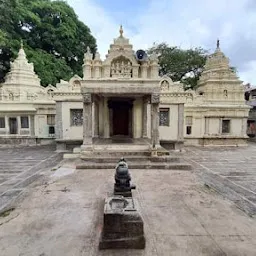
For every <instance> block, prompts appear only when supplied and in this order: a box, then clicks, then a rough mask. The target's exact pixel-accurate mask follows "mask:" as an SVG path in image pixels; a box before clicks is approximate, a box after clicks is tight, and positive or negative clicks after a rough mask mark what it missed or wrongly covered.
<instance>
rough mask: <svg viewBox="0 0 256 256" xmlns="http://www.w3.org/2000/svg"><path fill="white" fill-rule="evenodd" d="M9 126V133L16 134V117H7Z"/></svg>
mask: <svg viewBox="0 0 256 256" xmlns="http://www.w3.org/2000/svg"><path fill="white" fill-rule="evenodd" d="M9 127H10V134H17V133H18V123H17V118H16V117H10V118H9Z"/></svg>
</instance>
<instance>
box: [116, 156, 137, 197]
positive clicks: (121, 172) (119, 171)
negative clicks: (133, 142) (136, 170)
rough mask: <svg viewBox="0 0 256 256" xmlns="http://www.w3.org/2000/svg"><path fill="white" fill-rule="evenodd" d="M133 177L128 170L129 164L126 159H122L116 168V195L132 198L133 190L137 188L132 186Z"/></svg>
mask: <svg viewBox="0 0 256 256" xmlns="http://www.w3.org/2000/svg"><path fill="white" fill-rule="evenodd" d="M130 182H131V175H130V173H129V170H128V164H127V163H126V161H125V159H124V158H121V159H120V160H119V162H118V164H117V166H116V173H115V185H114V195H122V196H124V197H132V189H136V186H134V185H131V184H130Z"/></svg>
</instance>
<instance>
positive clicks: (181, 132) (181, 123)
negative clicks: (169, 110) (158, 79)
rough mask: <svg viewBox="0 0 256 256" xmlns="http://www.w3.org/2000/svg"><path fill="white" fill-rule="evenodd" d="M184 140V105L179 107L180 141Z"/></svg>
mask: <svg viewBox="0 0 256 256" xmlns="http://www.w3.org/2000/svg"><path fill="white" fill-rule="evenodd" d="M183 138H184V104H179V105H178V140H179V141H182V140H183Z"/></svg>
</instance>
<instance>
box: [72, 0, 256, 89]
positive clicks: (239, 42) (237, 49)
mask: <svg viewBox="0 0 256 256" xmlns="http://www.w3.org/2000/svg"><path fill="white" fill-rule="evenodd" d="M67 2H68V4H69V5H70V6H72V7H73V8H74V10H75V12H76V13H77V15H78V17H79V19H80V20H81V21H83V22H84V23H85V24H86V25H87V26H88V27H89V28H90V29H91V33H92V35H93V36H94V37H95V38H96V40H97V45H98V50H99V52H100V54H101V57H102V59H104V58H105V55H106V53H107V51H108V49H109V45H110V44H111V43H112V42H113V39H114V38H116V37H118V36H119V27H120V24H122V25H123V29H124V36H125V37H127V38H129V39H130V43H132V44H133V46H134V50H137V49H145V50H146V49H147V48H149V47H151V46H152V45H153V43H161V42H166V43H168V44H169V45H171V46H180V47H181V48H184V49H186V48H190V47H203V48H204V49H206V50H209V51H210V52H213V51H214V50H215V48H216V41H217V39H218V38H219V40H220V47H221V50H222V51H223V52H224V53H225V55H226V56H227V57H229V59H230V63H231V66H235V67H236V68H237V70H238V75H239V76H240V78H241V80H243V81H244V82H246V83H247V82H249V83H251V84H252V85H256V0H211V1H210V0H193V1H191V0H67Z"/></svg>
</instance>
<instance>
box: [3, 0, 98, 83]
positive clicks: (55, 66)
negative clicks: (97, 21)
mask: <svg viewBox="0 0 256 256" xmlns="http://www.w3.org/2000/svg"><path fill="white" fill-rule="evenodd" d="M0 3H1V4H0V13H1V14H2V13H3V14H4V16H1V15H0V22H1V23H0V24H1V30H0V80H3V78H4V76H5V74H6V72H7V71H8V70H9V62H10V60H13V59H14V58H15V57H16V55H17V52H18V50H19V47H20V41H21V39H22V40H23V42H24V48H25V51H26V53H27V56H28V59H29V61H30V62H33V63H34V66H35V71H36V73H37V74H38V75H39V77H40V78H41V81H42V84H43V85H48V84H56V82H58V81H59V80H60V79H61V78H62V79H69V78H70V77H72V76H73V75H74V74H78V75H80V76H82V64H83V55H84V52H85V51H86V47H87V46H89V47H90V48H91V50H92V52H95V51H96V40H95V38H94V37H93V36H92V35H91V32H90V29H89V28H88V27H87V26H86V25H84V24H83V23H82V22H81V21H79V20H78V18H77V15H76V14H75V12H74V10H73V9H72V8H71V7H70V6H69V5H68V4H67V3H66V2H64V1H59V0H58V1H50V0H0Z"/></svg>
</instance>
